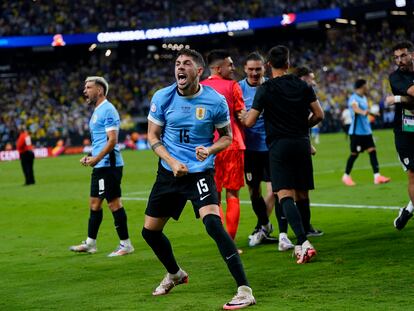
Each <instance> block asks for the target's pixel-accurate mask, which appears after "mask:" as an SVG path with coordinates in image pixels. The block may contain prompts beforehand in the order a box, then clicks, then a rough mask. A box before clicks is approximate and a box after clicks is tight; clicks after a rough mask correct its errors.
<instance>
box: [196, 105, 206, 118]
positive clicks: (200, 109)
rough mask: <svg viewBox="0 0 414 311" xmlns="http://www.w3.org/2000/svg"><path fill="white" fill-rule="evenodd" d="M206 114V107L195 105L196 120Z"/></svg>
mask: <svg viewBox="0 0 414 311" xmlns="http://www.w3.org/2000/svg"><path fill="white" fill-rule="evenodd" d="M205 115H206V108H204V107H196V118H197V119H198V120H203V119H204V117H205Z"/></svg>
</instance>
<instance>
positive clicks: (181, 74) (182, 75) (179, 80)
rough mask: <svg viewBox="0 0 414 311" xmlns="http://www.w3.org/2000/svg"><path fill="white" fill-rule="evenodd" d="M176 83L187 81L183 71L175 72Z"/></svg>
mask: <svg viewBox="0 0 414 311" xmlns="http://www.w3.org/2000/svg"><path fill="white" fill-rule="evenodd" d="M177 78H178V84H185V83H186V82H187V76H186V75H185V74H183V73H179V74H177Z"/></svg>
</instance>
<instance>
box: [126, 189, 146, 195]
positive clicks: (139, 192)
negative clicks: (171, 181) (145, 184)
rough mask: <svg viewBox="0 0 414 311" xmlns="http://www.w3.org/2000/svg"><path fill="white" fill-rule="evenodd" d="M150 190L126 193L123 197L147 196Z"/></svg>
mask: <svg viewBox="0 0 414 311" xmlns="http://www.w3.org/2000/svg"><path fill="white" fill-rule="evenodd" d="M149 193H150V190H147V191H136V192H127V193H125V195H133V194H149Z"/></svg>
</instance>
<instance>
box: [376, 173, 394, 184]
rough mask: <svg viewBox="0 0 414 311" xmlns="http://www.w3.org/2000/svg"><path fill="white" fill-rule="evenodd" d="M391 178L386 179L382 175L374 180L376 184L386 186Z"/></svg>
mask: <svg viewBox="0 0 414 311" xmlns="http://www.w3.org/2000/svg"><path fill="white" fill-rule="evenodd" d="M390 181H391V178H389V177H385V176H382V175H378V176H377V177H375V178H374V184H376V185H379V184H386V183H387V182H390Z"/></svg>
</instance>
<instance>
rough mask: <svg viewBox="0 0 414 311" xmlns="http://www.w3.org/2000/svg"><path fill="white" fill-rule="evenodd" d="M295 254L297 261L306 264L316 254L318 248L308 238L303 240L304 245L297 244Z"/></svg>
mask: <svg viewBox="0 0 414 311" xmlns="http://www.w3.org/2000/svg"><path fill="white" fill-rule="evenodd" d="M294 254H295V256H296V259H297V260H296V263H298V264H305V263H308V262H310V260H311V259H312V258H313V257H315V256H316V250H315V248H314V247H313V245H312V244H310V242H309V241H308V240H306V241H305V242H303V244H302V245H296V246H295V251H294Z"/></svg>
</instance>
